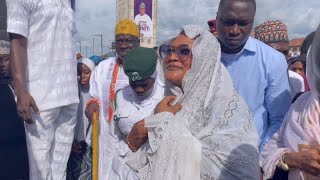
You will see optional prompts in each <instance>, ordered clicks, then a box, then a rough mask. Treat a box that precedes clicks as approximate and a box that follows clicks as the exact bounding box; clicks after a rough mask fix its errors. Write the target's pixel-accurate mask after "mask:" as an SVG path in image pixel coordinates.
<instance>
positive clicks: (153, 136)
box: [144, 112, 174, 152]
mask: <svg viewBox="0 0 320 180" xmlns="http://www.w3.org/2000/svg"><path fill="white" fill-rule="evenodd" d="M173 117H174V115H173V114H172V113H170V112H162V113H158V114H156V115H154V116H150V117H147V118H145V119H144V126H145V127H146V128H147V129H148V138H149V144H150V148H151V151H152V152H155V151H156V150H157V148H158V145H159V141H160V140H161V139H162V137H163V133H164V132H165V130H166V128H167V125H168V124H169V122H170V120H172V119H173Z"/></svg>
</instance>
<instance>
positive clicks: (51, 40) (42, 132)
mask: <svg viewBox="0 0 320 180" xmlns="http://www.w3.org/2000/svg"><path fill="white" fill-rule="evenodd" d="M6 2H7V11H8V19H7V22H8V29H7V31H8V32H9V33H10V39H11V47H12V49H11V50H12V54H11V55H12V56H11V60H12V61H11V62H12V64H11V67H12V75H13V79H14V82H15V85H14V86H15V87H14V89H15V94H16V96H17V109H18V113H19V115H20V116H21V117H22V118H23V120H24V121H25V122H27V123H25V129H26V140H27V147H28V156H29V170H30V179H32V180H38V179H41V180H42V179H46V180H47V179H54V180H55V179H56V180H61V179H65V178H66V167H67V161H68V158H69V154H70V149H71V144H72V140H73V136H74V127H75V124H76V116H77V107H78V103H79V97H78V86H77V70H76V63H77V62H76V57H75V55H74V54H75V52H74V51H73V45H72V44H73V42H72V36H73V34H74V33H75V24H74V11H73V10H72V8H71V3H70V0H60V1H54V3H53V2H52V1H41V0H23V1H22V0H7V1H6Z"/></svg>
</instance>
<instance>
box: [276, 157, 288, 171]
mask: <svg viewBox="0 0 320 180" xmlns="http://www.w3.org/2000/svg"><path fill="white" fill-rule="evenodd" d="M284 154H286V153H283V154H282V155H281V157H280V159H279V162H278V164H277V166H278V167H279V168H281V169H283V170H284V171H289V170H290V169H289V166H288V164H287V163H285V162H284V161H283V157H284Z"/></svg>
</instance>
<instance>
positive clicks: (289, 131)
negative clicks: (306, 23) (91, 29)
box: [0, 0, 320, 180]
mask: <svg viewBox="0 0 320 180" xmlns="http://www.w3.org/2000/svg"><path fill="white" fill-rule="evenodd" d="M6 2H7V9H8V11H7V13H8V19H7V25H8V27H7V32H8V34H9V37H10V42H7V41H4V40H0V89H1V95H0V104H1V105H0V106H1V108H0V117H1V124H2V125H1V126H0V129H1V131H0V144H1V146H0V152H1V153H0V154H1V155H0V161H1V162H2V163H1V164H2V165H1V173H0V179H8V180H17V179H19V180H20V179H23V180H28V179H30V180H51V179H52V180H62V179H68V180H69V179H70V180H73V179H74V180H78V179H80V180H89V179H92V169H93V167H92V159H93V150H92V141H93V138H98V148H99V149H98V152H97V153H98V169H97V170H98V179H99V180H124V179H129V180H140V179H141V180H179V179H183V180H200V179H201V180H213V179H219V180H220V179H221V180H232V179H246V180H251V179H252V180H259V179H274V180H277V179H279V180H285V179H289V180H312V179H320V131H319V130H320V108H319V106H320V105H319V98H320V73H319V72H320V71H319V70H320V26H319V27H318V29H317V30H316V31H315V32H312V33H310V35H308V36H307V37H306V38H305V41H304V43H303V45H302V47H301V54H300V55H299V56H296V57H292V56H291V55H290V54H289V38H288V30H287V26H286V25H285V24H284V23H283V22H281V21H278V20H273V21H267V22H265V23H263V24H260V25H258V26H256V27H255V28H253V22H254V18H255V14H256V2H255V0H245V1H244V0H221V1H220V3H219V7H218V13H217V16H216V25H217V29H216V30H217V32H216V33H214V34H212V33H211V32H210V31H208V30H207V29H203V28H201V27H199V26H196V25H186V26H184V27H182V28H181V30H180V33H179V34H178V35H177V36H175V37H173V38H171V39H168V40H166V41H164V42H163V43H162V44H161V45H160V46H159V48H158V50H157V51H156V50H155V49H154V48H146V47H140V41H139V37H140V33H139V29H138V26H137V25H136V23H135V22H134V21H133V20H130V19H123V20H121V21H119V22H117V24H116V26H115V31H114V38H115V48H116V56H115V57H110V58H107V59H102V58H100V57H98V56H94V55H93V56H91V57H89V58H86V57H80V56H79V58H78V60H77V57H76V55H75V53H74V51H73V42H72V36H73V34H74V33H75V32H76V31H75V24H74V11H73V10H72V8H71V4H70V1H69V0H61V1H54V2H51V1H41V3H37V2H36V1H33V0H24V1H21V0H7V1H6ZM252 31H254V37H253V36H250V35H251V34H252V33H251V32H252ZM95 115H97V118H98V123H99V132H98V137H92V132H93V131H94V128H92V122H93V120H94V118H93V117H94V116H95Z"/></svg>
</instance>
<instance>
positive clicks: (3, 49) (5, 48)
mask: <svg viewBox="0 0 320 180" xmlns="http://www.w3.org/2000/svg"><path fill="white" fill-rule="evenodd" d="M7 54H10V43H9V42H8V41H4V40H0V55H7Z"/></svg>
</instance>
